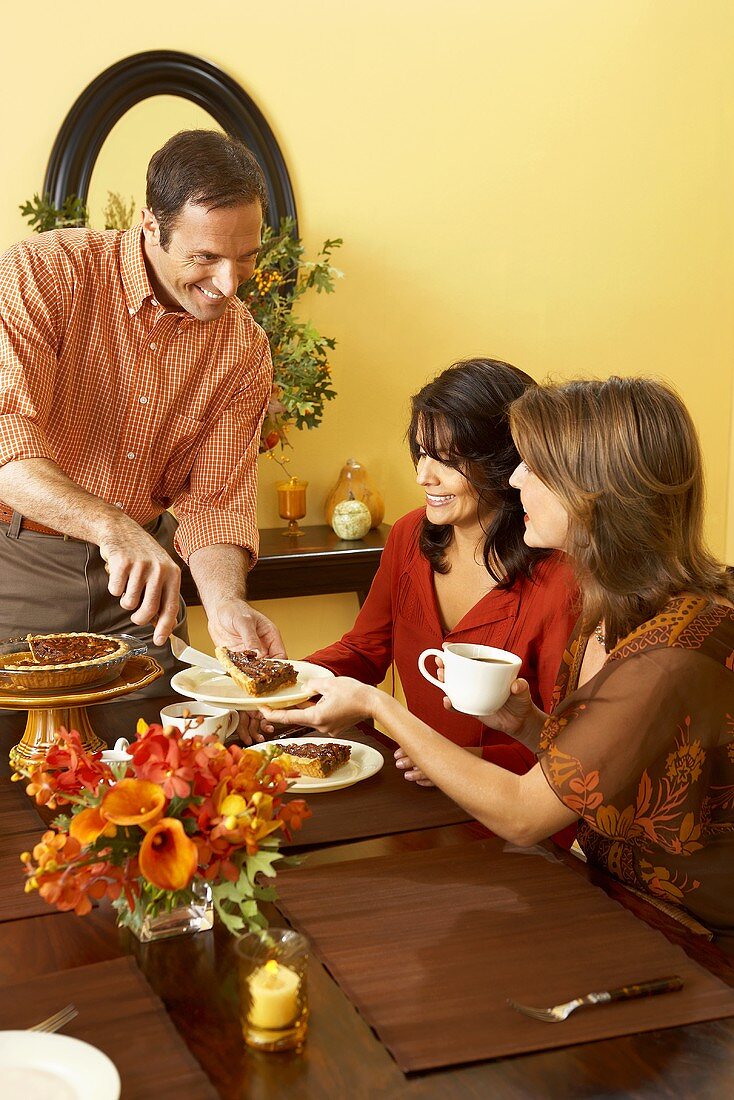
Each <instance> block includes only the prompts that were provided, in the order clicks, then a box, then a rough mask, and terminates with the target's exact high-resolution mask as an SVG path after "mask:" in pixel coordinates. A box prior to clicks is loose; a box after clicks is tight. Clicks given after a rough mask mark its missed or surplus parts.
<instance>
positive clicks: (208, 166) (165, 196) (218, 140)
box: [145, 130, 268, 248]
mask: <svg viewBox="0 0 734 1100" xmlns="http://www.w3.org/2000/svg"><path fill="white" fill-rule="evenodd" d="M145 201H146V204H147V207H148V209H149V210H151V211H152V212H153V214H154V215H155V217H156V220H157V221H158V225H159V227H160V242H161V246H162V247H163V248H165V247H166V246H167V244H168V241H169V239H170V236H171V232H172V230H173V229H174V227H175V224H176V219H177V217H178V215H179V214H180V213H181V211H182V210H183V208H184V206H186V204H187V203H189V202H190V203H194V204H195V205H197V206H204V207H206V208H207V209H209V210H216V209H217V208H219V207H224V206H239V205H240V204H241V203H244V204H249V203H255V202H259V203H260V207H261V209H262V212H263V216H264V215H265V212H266V210H267V205H268V196H267V188H266V186H265V177H264V175H263V171H262V168H261V167H260V165H259V164H258V162H257V160H256V159H255V157H254V156H253V154H252V153H251V152H250V150H249V149H248V148H247V146H246V145H243V143H242V142H241V141H237V140H236V139H235V138H232V137H229V136H228V135H227V134H222V133H220V132H219V131H218V130H181V131H180V132H179V133H178V134H174V135H173V137H172V138H169V139H168V141H167V142H166V144H165V145H164V146H163V147H162V148H161V149H159V150H158V152H157V153H154V154H153V156H152V158H151V161H150V164H149V165H148V175H147V179H146V196H145Z"/></svg>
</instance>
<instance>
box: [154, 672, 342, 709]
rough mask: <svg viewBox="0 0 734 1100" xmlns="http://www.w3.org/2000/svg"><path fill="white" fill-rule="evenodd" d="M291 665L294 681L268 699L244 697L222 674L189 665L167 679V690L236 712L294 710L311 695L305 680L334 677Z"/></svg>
mask: <svg viewBox="0 0 734 1100" xmlns="http://www.w3.org/2000/svg"><path fill="white" fill-rule="evenodd" d="M288 664H291V665H293V667H294V669H295V670H296V673H297V675H298V679H297V681H296V683H295V684H291V685H290V686H289V687H282V688H279V689H278V691H274V692H273V693H272V695H248V694H247V692H246V691H243V690H242V688H241V687H239V685H238V684H236V683H235V682H234V680H233V679H232V677H231V676H228V675H227V673H226V672H224V671H222V672H217V671H216V670H215V669H211V668H198V667H197V666H196V665H191V667H190V668H184V669H182V670H181V671H180V672H177V673H176V675H175V676H172V677H171V687H172V688H173V690H174V691H177V692H178V693H179V695H185V696H187V698H189V699H198V700H199V702H200V703H220V704H221V705H222V706H225V707H234V708H235V709H236V710H259V709H260V704H261V703H264V704H265V706H267V707H274V708H275V709H276V710H280V709H282V708H283V707H295V706H297V705H298V704H299V703H305V702H306V700H307V699H310V698H311V696H312V695H314V694H315V693H314V692H313V691H308V690H306V689H304V686H303V685H304V683H305V681H306V680H315V679H321V680H323V679H333V676H334V673H333V672H330V671H329V669H328V668H321V666H320V665H312V664H311V663H310V662H309V661H289V662H288Z"/></svg>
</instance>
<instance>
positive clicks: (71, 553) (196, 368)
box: [0, 130, 284, 667]
mask: <svg viewBox="0 0 734 1100" xmlns="http://www.w3.org/2000/svg"><path fill="white" fill-rule="evenodd" d="M146 202H147V206H146V209H144V210H143V213H142V221H141V224H140V225H138V226H136V227H135V228H133V229H130V230H127V231H126V232H118V231H109V232H95V231H92V230H89V229H66V230H59V231H55V232H51V233H44V234H41V235H40V236H38V237H36V238H34V239H32V240H30V241H26V242H23V243H21V244H18V245H16V246H15V247H13V248H11V249H10V250H9V251H8V252H6V253H5V254H4V255H3V256H2V257H1V258H0V377H1V378H2V388H1V390H0V524H2V526H0V634H2V635H5V636H8V635H12V634H18V633H21V634H22V633H25V632H26V631H28V630H32V631H56V630H94V631H100V632H105V633H109V632H112V631H115V630H121V629H126V628H127V629H128V630H131V631H132V632H133V633H136V634H138V635H141V636H146V635H147V637H148V638H149V639H150V636H151V630H152V642H153V644H154V646H157V647H165V649H163V648H161V650H160V653H156V656H164V657H165V659H166V661H165V663H166V664H168V665H169V667H170V665H171V661H170V656H169V652H168V646H167V645H166V643H167V639H168V637H169V635H170V634H171V633H172V631H173V630H174V629H175V628H176V626H177V624H178V625H179V627H181V625H182V623H183V615H184V611H185V609H183V608H182V604H181V601H180V594H179V585H180V571H179V568H178V566H177V565H176V564H175V562H174V560H173V559H172V557H171V555H170V553H169V550H170V549H171V534H172V529H173V527H174V526H175V525H174V524H173V522H172V520H171V518H170V515H169V514H168V512H167V509H169V508H171V507H172V508H173V509H174V511H175V514H176V517H177V520H178V529H177V531H176V533H175V546H176V549H177V550H178V552H179V553H180V554H181V555H182V557H183V558H184V559H185V560H186V561H188V564H189V567H190V569H191V573H192V575H193V578H194V580H195V582H196V584H197V587H198V589H199V593H200V595H201V600H202V604H203V606H204V609H205V611H206V614H207V618H208V624H209V631H210V634H211V636H212V638H213V640H214V641H215V642H216V643H217V644H220V645H225V646H227V647H229V648H238V649H239V648H252V649H257V650H259V651H260V652H261V653H264V654H269V655H271V656H279V655H284V648H283V643H282V641H281V638H280V635H279V633H278V631H277V629H276V627H275V626H274V625H273V624H272V623H271V622H270V621H269V620H268V619H267V618H266V617H265V616H264V615H262V614H260V613H259V612H257V611H255V609H254V608H252V607H250V606H249V604H248V603H247V602H246V599H245V595H246V577H247V572H248V570H249V568H251V566H252V565H253V564H254V562H255V559H256V555H257V549H258V531H257V522H256V495H257V456H258V445H259V435H260V426H261V424H262V419H263V415H264V412H265V408H266V405H267V402H268V398H269V395H270V389H271V381H272V366H271V362H270V352H269V347H268V341H267V337H266V336H265V333H264V332H263V331H262V329H261V328H260V327H259V326H258V325H257V324H256V323H255V322H254V321H253V319H252V317H251V316H250V314H249V312H248V310H247V309H246V308H245V306H244V305H243V304H242V302H240V301H239V299H238V298H237V296H236V291H237V287H238V286H239V284H241V283H243V282H244V281H246V280H247V279H249V278H250V276H251V275H252V272H253V270H254V267H255V263H256V260H257V255H258V249H259V248H260V243H261V227H262V218H263V212H264V210H265V205H266V189H265V181H264V179H263V175H262V172H261V170H260V168H259V166H258V164H257V162H256V160H255V158H254V157H253V156H252V154H251V153H250V152H249V150H247V149H246V148H245V147H244V146H243V145H241V144H240V143H239V142H236V141H234V140H232V139H230V138H228V137H225V136H224V135H222V134H218V133H216V132H214V131H207V130H192V131H184V132H182V133H180V134H177V135H176V136H175V137H173V138H171V139H170V141H168V142H167V143H166V145H165V146H163V148H162V149H160V150H159V151H158V152H157V153H156V154H155V155H154V156H153V158H152V160H151V162H150V165H149V167H148V177H147V196H146ZM146 624H153V627H152V628H151V627H148V626H147V625H146ZM154 652H155V650H154Z"/></svg>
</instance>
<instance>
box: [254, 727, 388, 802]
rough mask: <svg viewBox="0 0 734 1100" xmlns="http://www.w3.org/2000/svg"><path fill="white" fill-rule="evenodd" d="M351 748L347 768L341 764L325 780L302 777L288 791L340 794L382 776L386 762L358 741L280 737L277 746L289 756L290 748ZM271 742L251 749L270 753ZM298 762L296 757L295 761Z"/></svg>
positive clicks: (337, 738)
mask: <svg viewBox="0 0 734 1100" xmlns="http://www.w3.org/2000/svg"><path fill="white" fill-rule="evenodd" d="M299 742H300V744H303V743H304V742H306V743H307V744H309V745H349V747H350V749H351V750H352V754H351V756H350V757H349V761H348V763H346V764H342V766H341V767H340V768H337V769H336V771H335V772H333V774H332V775H330V776H328V777H327V778H326V779H314V778H313V777H312V776H310V775H302V776H301V777H300V779H296V780H295V782H294V783H292V784H290V785H289V787H288V791H289V792H290V791H298V792H299V793H301V794H316V793H317V792H318V791H338V790H341V788H342V787H351V786H352V784H354V783H360V782H361V781H362V780H363V779H369V778H370V776H371V775H375V773H376V772H379V770H380V768H381V767H382V765H383V764H384V763H385V758H384V756H383V755H382V753H381V752H378V751H377V749H373V748H372V747H371V746H370V745H362V744H361V743H360V742H359V741H344V740H342V739H341V738H339V737H310V736H309V735H308V734H305V736H303V737H279V738H278V739H277V741H276V742H275V744H278V745H281V746H282V747H283V749H284V751H285V752H288V746H289V745H297V744H299ZM272 744H273V742H272V741H262V742H260V743H259V744H257V745H250V748H252V749H259V750H262V749H267V748H269V746H270V745H272ZM293 759H294V761H295V762H296V763H297V761H296V757H295V756H294V757H293Z"/></svg>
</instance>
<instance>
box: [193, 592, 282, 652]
mask: <svg viewBox="0 0 734 1100" xmlns="http://www.w3.org/2000/svg"><path fill="white" fill-rule="evenodd" d="M209 634H210V636H211V639H212V641H213V642H214V644H215V645H221V646H224V647H225V648H226V649H254V650H256V651H257V652H258V653H259V654H260V655H261V656H263V657H285V655H286V652H285V646H284V644H283V639H282V638H281V636H280V632H279V630H278V628H277V626H276V625H275V623H271V621H270V619H268V618H267V616H265V615H263V614H262V612H261V611H256V610H255V608H254V607H250V605H249V604H248V603H247V602H246V601H245V600H239V599H234V598H231V599H226V600H220V601H219V602H218V603H216V604H215V605H214V607H213V608H212V610H211V613H210V614H209Z"/></svg>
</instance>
